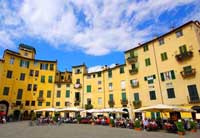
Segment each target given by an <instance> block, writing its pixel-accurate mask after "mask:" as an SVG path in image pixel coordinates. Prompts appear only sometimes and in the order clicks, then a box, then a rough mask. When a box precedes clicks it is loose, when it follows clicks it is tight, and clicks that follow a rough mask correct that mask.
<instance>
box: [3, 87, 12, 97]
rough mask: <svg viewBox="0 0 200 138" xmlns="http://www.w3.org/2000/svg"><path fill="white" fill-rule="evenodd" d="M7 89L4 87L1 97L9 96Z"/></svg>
mask: <svg viewBox="0 0 200 138" xmlns="http://www.w3.org/2000/svg"><path fill="white" fill-rule="evenodd" d="M9 89H10V88H9V87H4V89H3V95H4V96H8V95H9Z"/></svg>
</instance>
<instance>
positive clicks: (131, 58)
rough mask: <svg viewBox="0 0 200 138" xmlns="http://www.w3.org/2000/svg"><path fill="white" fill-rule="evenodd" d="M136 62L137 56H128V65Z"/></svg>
mask: <svg viewBox="0 0 200 138" xmlns="http://www.w3.org/2000/svg"><path fill="white" fill-rule="evenodd" d="M137 60H138V56H130V57H128V58H127V61H128V62H129V63H134V62H137Z"/></svg>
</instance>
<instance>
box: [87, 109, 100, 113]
mask: <svg viewBox="0 0 200 138" xmlns="http://www.w3.org/2000/svg"><path fill="white" fill-rule="evenodd" d="M83 112H86V113H102V110H101V109H89V110H85V111H83Z"/></svg>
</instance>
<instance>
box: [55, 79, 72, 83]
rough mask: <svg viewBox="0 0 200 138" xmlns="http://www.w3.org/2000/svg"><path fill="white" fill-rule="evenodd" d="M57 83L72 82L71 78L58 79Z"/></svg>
mask: <svg viewBox="0 0 200 138" xmlns="http://www.w3.org/2000/svg"><path fill="white" fill-rule="evenodd" d="M55 83H72V80H71V79H62V80H61V79H60V80H56V81H55Z"/></svg>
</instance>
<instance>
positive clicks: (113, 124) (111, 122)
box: [109, 117, 115, 127]
mask: <svg viewBox="0 0 200 138" xmlns="http://www.w3.org/2000/svg"><path fill="white" fill-rule="evenodd" d="M109 126H110V127H114V126H115V122H114V119H113V117H111V118H110V124H109Z"/></svg>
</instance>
